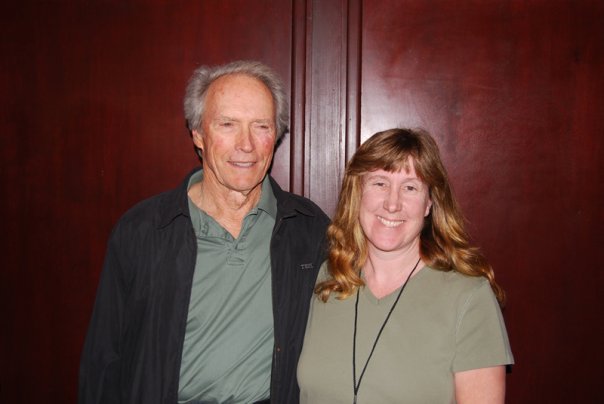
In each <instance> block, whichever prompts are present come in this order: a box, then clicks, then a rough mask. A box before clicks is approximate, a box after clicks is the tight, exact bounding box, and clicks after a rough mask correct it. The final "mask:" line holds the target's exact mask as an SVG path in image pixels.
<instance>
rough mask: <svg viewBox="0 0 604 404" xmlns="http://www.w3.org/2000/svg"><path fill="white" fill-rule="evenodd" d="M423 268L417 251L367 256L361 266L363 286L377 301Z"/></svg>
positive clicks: (370, 254)
mask: <svg viewBox="0 0 604 404" xmlns="http://www.w3.org/2000/svg"><path fill="white" fill-rule="evenodd" d="M422 266H423V262H421V259H420V255H419V250H418V251H414V252H408V253H404V254H398V255H386V254H372V253H371V252H370V253H369V255H368V258H367V261H366V262H365V265H364V266H363V275H364V278H365V284H366V285H367V287H368V288H369V290H371V293H372V294H373V295H374V296H375V297H376V298H378V299H381V298H382V297H384V296H387V295H389V294H390V293H392V292H394V291H395V290H397V289H398V288H400V287H401V286H402V285H403V284H404V283H405V281H406V280H407V279H408V278H409V274H411V272H412V271H414V270H415V272H414V273H413V275H415V274H416V273H417V271H418V270H419V269H420V268H421V267H422Z"/></svg>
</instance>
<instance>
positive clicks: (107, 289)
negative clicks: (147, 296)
mask: <svg viewBox="0 0 604 404" xmlns="http://www.w3.org/2000/svg"><path fill="white" fill-rule="evenodd" d="M119 239H120V229H119V225H118V227H116V229H115V230H114V231H113V233H112V235H111V237H110V239H109V244H108V248H107V254H106V256H105V263H104V265H103V270H102V273H101V277H100V281H99V286H98V290H97V295H96V300H95V303H94V309H93V313H92V318H91V320H90V324H89V326H88V332H87V335H86V340H85V342H84V348H83V350H82V355H81V358H80V373H79V388H78V396H79V401H78V402H79V403H80V404H89V403H103V404H107V403H118V402H120V395H121V394H120V372H121V370H120V349H121V343H122V341H121V336H122V335H123V324H124V304H125V301H126V293H127V288H126V287H125V282H124V278H123V260H120V244H121V243H120V241H119Z"/></svg>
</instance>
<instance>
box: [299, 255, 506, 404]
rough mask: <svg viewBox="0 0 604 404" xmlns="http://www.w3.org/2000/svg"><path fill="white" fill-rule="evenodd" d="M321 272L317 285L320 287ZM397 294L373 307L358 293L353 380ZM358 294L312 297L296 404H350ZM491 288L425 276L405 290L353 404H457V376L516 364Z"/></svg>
mask: <svg viewBox="0 0 604 404" xmlns="http://www.w3.org/2000/svg"><path fill="white" fill-rule="evenodd" d="M325 276H326V265H325V264H323V266H322V267H321V273H320V275H319V280H321V279H325ZM398 292H399V290H396V291H394V292H392V293H391V294H389V295H388V296H385V297H384V298H382V299H376V298H375V297H374V296H373V294H372V293H371V291H370V290H369V288H367V287H362V288H360V292H359V293H360V295H359V304H358V323H357V345H356V346H357V354H356V358H357V360H356V369H357V380H358V378H359V375H360V373H361V371H362V369H363V366H364V364H365V362H366V360H367V357H368V355H369V352H370V350H371V347H372V345H373V342H374V340H375V337H376V336H377V333H378V331H379V329H380V326H381V325H382V323H383V322H384V320H385V318H386V316H387V314H388V311H389V310H390V308H391V307H392V304H393V303H394V301H395V300H396V296H397V295H398ZM355 300H356V294H355V295H352V296H351V297H349V298H348V299H345V300H338V299H336V298H335V297H334V296H332V297H330V299H329V300H328V301H327V303H323V302H321V301H320V300H318V299H317V298H316V295H315V296H313V298H312V302H311V309H310V314H309V319H308V324H307V328H306V335H305V338H304V346H303V349H302V355H301V357H300V361H299V363H298V383H299V385H300V391H301V394H300V403H301V404H307V403H312V404H323V403H325V404H327V403H329V404H338V403H345V404H351V403H352V401H353V372H352V343H353V328H354V305H355ZM513 361H514V359H513V357H512V353H511V350H510V346H509V343H508V337H507V333H506V329H505V325H504V322H503V318H502V315H501V311H500V309H499V305H498V303H497V300H496V299H495V296H494V294H493V292H492V290H491V287H490V285H489V283H488V281H487V280H486V279H485V278H483V277H479V278H474V277H468V276H464V275H461V274H459V273H457V272H454V271H452V272H443V271H437V270H434V269H432V268H430V267H424V268H422V269H421V270H420V271H419V272H418V273H417V274H416V275H415V276H413V277H412V278H411V279H410V280H409V283H408V284H407V286H406V287H405V289H404V291H403V294H402V295H401V298H400V300H399V302H398V304H397V305H396V307H395V309H394V311H393V313H392V315H391V317H390V319H389V321H388V323H387V324H386V326H385V328H384V331H383V332H382V335H381V337H380V339H379V341H378V344H377V346H376V348H375V352H374V353H373V356H372V358H371V360H370V362H369V364H368V365H367V370H366V371H365V375H364V376H363V379H362V382H361V386H360V388H359V392H358V397H357V403H358V404H369V403H381V404H385V403H414V404H421V403H431V404H433V403H447V404H448V403H455V387H454V373H455V372H459V371H464V370H470V369H478V368H484V367H491V366H497V365H505V364H511V363H513Z"/></svg>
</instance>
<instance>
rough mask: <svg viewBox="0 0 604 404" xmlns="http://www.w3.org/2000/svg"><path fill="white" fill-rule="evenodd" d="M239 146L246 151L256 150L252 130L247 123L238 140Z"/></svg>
mask: <svg viewBox="0 0 604 404" xmlns="http://www.w3.org/2000/svg"><path fill="white" fill-rule="evenodd" d="M237 147H238V148H239V149H240V150H243V151H245V152H251V151H252V150H254V141H253V138H252V131H251V129H250V128H249V127H248V126H246V125H244V126H243V128H242V129H241V133H240V134H239V137H238V141H237Z"/></svg>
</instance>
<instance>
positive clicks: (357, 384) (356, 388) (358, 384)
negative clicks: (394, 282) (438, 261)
mask: <svg viewBox="0 0 604 404" xmlns="http://www.w3.org/2000/svg"><path fill="white" fill-rule="evenodd" d="M420 260H421V257H420V259H418V260H417V262H416V263H415V266H414V267H413V269H412V270H411V272H410V273H409V276H407V279H406V280H405V283H403V286H401V290H400V291H399V292H398V296H396V300H395V301H394V303H393V304H392V307H391V308H390V311H389V312H388V315H387V316H386V319H385V320H384V322H383V323H382V326H381V327H380V331H378V334H377V336H376V337H375V341H373V347H371V352H369V356H368V357H367V361H366V362H365V366H363V370H362V371H361V375H360V376H359V381H358V382H357V367H356V362H357V360H356V353H357V320H358V313H359V289H360V288H357V299H356V302H355V303H354V332H353V338H352V387H353V391H354V399H353V404H356V402H357V393H358V392H359V388H360V387H361V381H362V380H363V376H364V375H365V371H366V370H367V365H368V364H369V361H370V360H371V357H372V356H373V351H375V347H376V346H377V343H378V341H379V339H380V337H381V336H382V331H384V327H386V323H387V322H388V320H389V319H390V315H391V314H392V312H393V311H394V308H395V307H396V304H397V303H398V301H399V299H400V298H401V295H402V294H403V290H405V286H407V282H409V279H410V278H411V275H413V272H415V270H416V269H417V266H418V265H419V262H420Z"/></svg>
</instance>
